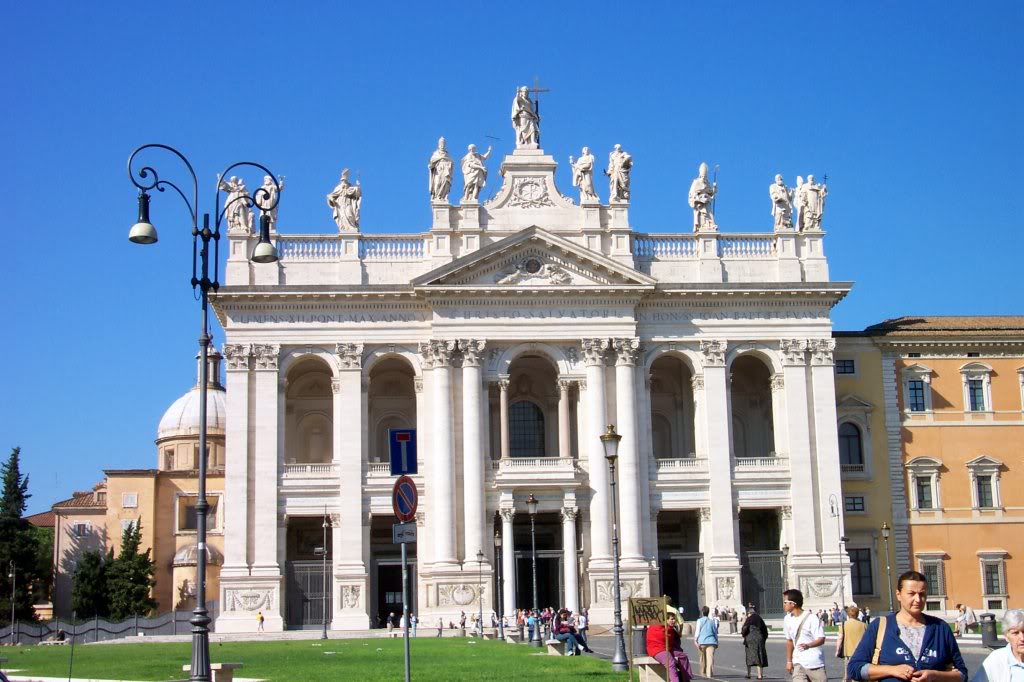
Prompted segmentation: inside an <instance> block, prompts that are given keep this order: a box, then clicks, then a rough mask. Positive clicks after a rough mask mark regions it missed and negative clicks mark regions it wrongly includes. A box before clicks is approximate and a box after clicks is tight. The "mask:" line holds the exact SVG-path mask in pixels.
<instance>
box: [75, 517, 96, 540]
mask: <svg viewBox="0 0 1024 682" xmlns="http://www.w3.org/2000/svg"><path fill="white" fill-rule="evenodd" d="M91 532H92V524H90V523H89V522H88V521H77V522H76V523H74V524H72V525H71V534H72V535H74V536H75V537H76V538H84V537H85V536H86V535H88V534H89V533H91Z"/></svg>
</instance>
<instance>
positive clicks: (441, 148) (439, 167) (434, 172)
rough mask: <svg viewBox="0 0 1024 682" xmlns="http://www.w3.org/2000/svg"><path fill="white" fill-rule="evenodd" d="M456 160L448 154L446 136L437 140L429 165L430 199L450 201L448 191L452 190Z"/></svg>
mask: <svg viewBox="0 0 1024 682" xmlns="http://www.w3.org/2000/svg"><path fill="white" fill-rule="evenodd" d="M454 166H455V162H454V161H452V157H450V156H448V146H447V144H446V143H445V140H444V138H443V137H442V138H440V139H439V140H438V141H437V149H435V150H434V153H433V154H431V156H430V162H429V163H428V164H427V167H428V168H429V169H430V200H431V201H440V202H443V203H447V202H448V193H449V192H451V190H452V169H453V168H454Z"/></svg>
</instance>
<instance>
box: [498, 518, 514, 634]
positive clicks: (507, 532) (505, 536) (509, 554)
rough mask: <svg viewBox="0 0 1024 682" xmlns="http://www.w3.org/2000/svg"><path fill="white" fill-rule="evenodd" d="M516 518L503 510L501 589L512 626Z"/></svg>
mask: <svg viewBox="0 0 1024 682" xmlns="http://www.w3.org/2000/svg"><path fill="white" fill-rule="evenodd" d="M514 516H515V512H514V511H513V510H511V509H502V510H501V539H502V543H501V582H502V583H503V585H502V588H501V589H502V594H503V595H504V599H505V609H504V611H505V615H507V616H508V617H509V623H511V624H515V619H514V618H513V616H514V614H515V611H516V541H515V533H514V531H513V530H512V519H513V517H514Z"/></svg>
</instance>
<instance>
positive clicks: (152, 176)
mask: <svg viewBox="0 0 1024 682" xmlns="http://www.w3.org/2000/svg"><path fill="white" fill-rule="evenodd" d="M147 150H154V151H155V150H162V151H165V152H170V153H171V154H173V155H174V156H176V157H178V159H179V160H180V161H181V162H182V163H183V164H184V165H185V168H186V169H188V173H189V175H190V176H191V178H192V199H191V200H189V198H188V197H187V196H186V195H185V193H184V192H183V191H182V189H181V188H180V187H178V185H176V184H174V183H173V182H171V181H170V180H164V179H161V178H160V176H159V175H158V174H157V172H156V169H155V168H153V167H152V166H141V167H140V168H137V169H136V168H135V166H134V164H135V159H136V157H137V156H138V155H139V154H140V153H142V152H144V151H147ZM140 163H141V162H140ZM243 166H248V167H251V168H258V169H260V170H262V171H263V172H264V173H266V174H267V176H269V177H270V179H271V181H272V182H273V183H274V185H275V186H276V188H277V193H276V196H270V193H269V192H267V191H266V190H264V189H262V188H260V189H257V190H256V197H261V196H262V198H263V199H264V201H262V202H257V201H255V200H254V198H253V197H251V196H249V195H248V194H240V195H238V196H236V197H234V198H233V199H230V200H229V201H228V202H227V203H226V204H225V205H224V209H223V210H221V206H220V178H222V177H224V176H226V175H227V173H228V172H230V171H231V170H233V169H235V168H239V167H243ZM275 177H276V176H275V175H274V174H273V173H271V172H270V170H269V169H267V168H266V167H265V166H263V165H261V164H258V163H255V162H252V161H240V162H237V163H233V164H231V165H230V166H228V167H227V168H225V169H224V172H223V173H221V174H220V175H218V176H217V178H218V184H217V186H216V187H215V188H214V193H215V198H214V219H213V228H212V229H211V228H210V214H209V213H204V214H203V226H202V227H201V228H200V227H199V180H198V179H197V178H196V172H195V170H194V169H193V168H192V164H191V163H189V160H188V159H187V158H185V156H184V155H183V154H182V153H181V152H179V151H178V150H177V149H175V148H174V147H170V146H168V145H165V144H146V145H143V146H141V147H139V148H137V149H136V150H135V151H133V152H132V153H131V156H129V157H128V179H129V180H131V182H132V184H133V185H135V187H136V188H138V190H139V198H138V202H139V219H138V221H137V222H136V223H135V224H134V225H132V227H131V230H130V231H129V232H128V239H129V240H130V241H131V242H133V243H135V244H155V243H156V242H157V232H156V228H155V227H153V224H152V222H150V219H149V198H150V197H149V192H150V190H154V189H155V190H157V191H158V192H165V191H167V190H168V189H173V190H174V191H175V192H176V193H177V194H178V196H180V197H181V198H182V200H183V201H184V202H185V205H186V206H187V207H188V211H189V217H190V218H191V220H192V225H191V230H192V280H191V284H192V290H193V291H195V290H196V289H198V290H199V301H200V309H201V311H202V324H201V327H200V333H199V352H200V354H201V362H200V365H199V386H200V388H199V452H200V453H201V454H200V457H199V476H198V488H199V490H198V497H199V499H198V501H197V502H196V526H197V528H196V544H197V546H198V547H199V550H200V551H199V557H198V558H197V561H196V608H195V609H194V610H193V611H192V618H191V619H190V620H189V622H190V623H191V624H192V662H191V666H190V671H191V672H190V673H189V680H190V682H209V680H210V616H209V613H208V612H207V610H206V562H207V559H208V555H207V552H206V519H207V516H208V513H209V509H210V505H209V503H208V502H207V500H206V468H207V446H206V392H207V382H208V381H209V377H208V373H209V365H208V357H207V356H208V351H209V348H210V340H211V339H210V331H209V322H210V320H209V294H210V292H211V291H213V292H215V293H216V291H217V289H219V288H220V282H219V281H218V280H219V267H220V265H219V262H220V237H221V233H220V226H221V223H222V222H223V220H224V218H225V216H226V215H227V214H228V211H229V209H232V208H236V207H233V206H232V204H235V203H238V204H239V205H244V206H247V207H249V208H252V207H253V206H256V207H258V208H260V210H261V215H260V236H259V242H258V243H257V244H256V247H255V248H254V249H253V252H252V257H251V258H252V261H253V262H255V263H274V262H276V261H277V249H275V248H274V245H273V244H272V243H271V242H270V214H271V212H272V211H273V210H274V209H275V208H277V203H278V201H279V199H280V196H281V194H280V189H281V187H280V185H279V183H278V182H277V180H274V178H275ZM261 193H262V194H261ZM261 203H263V204H264V205H262V206H261V205H260V204H261ZM210 242H213V277H212V278H211V277H210Z"/></svg>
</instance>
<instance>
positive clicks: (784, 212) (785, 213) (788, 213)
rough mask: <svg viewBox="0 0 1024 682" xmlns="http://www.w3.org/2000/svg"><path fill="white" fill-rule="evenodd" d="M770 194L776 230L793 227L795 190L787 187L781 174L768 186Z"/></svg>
mask: <svg viewBox="0 0 1024 682" xmlns="http://www.w3.org/2000/svg"><path fill="white" fill-rule="evenodd" d="M768 196H769V197H771V200H772V216H773V217H774V218H775V231H776V232H778V231H780V230H791V229H793V190H791V189H790V188H788V187H786V183H785V182H783V180H782V176H781V175H776V176H775V182H774V183H772V185H771V186H770V187H769V188H768Z"/></svg>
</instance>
